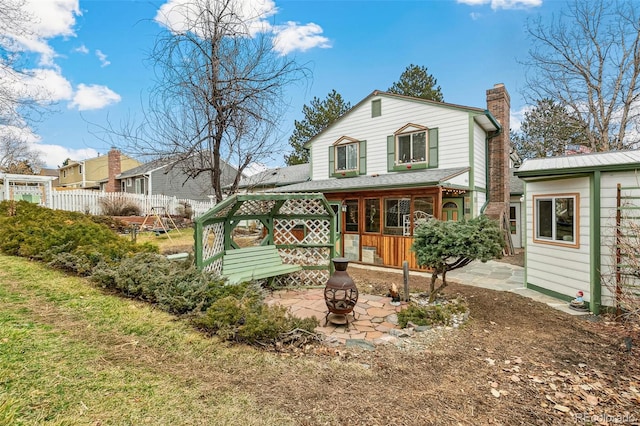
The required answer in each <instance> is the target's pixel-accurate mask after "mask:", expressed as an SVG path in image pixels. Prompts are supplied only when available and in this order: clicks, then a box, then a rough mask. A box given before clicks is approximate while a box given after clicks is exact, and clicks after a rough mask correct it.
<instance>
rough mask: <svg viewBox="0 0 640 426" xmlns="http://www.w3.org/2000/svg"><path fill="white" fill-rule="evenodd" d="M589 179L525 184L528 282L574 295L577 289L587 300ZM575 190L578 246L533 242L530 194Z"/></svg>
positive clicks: (588, 297)
mask: <svg viewBox="0 0 640 426" xmlns="http://www.w3.org/2000/svg"><path fill="white" fill-rule="evenodd" d="M589 188H590V187H589V178H587V177H584V178H575V179H561V180H557V181H543V182H528V183H527V198H526V210H527V224H526V235H527V265H526V266H527V282H528V284H533V285H536V286H538V287H541V288H544V289H548V290H551V291H555V292H557V293H560V294H564V295H567V296H571V297H574V296H575V295H576V293H577V292H578V290H582V291H583V292H584V298H585V300H587V301H589V300H590V295H591V293H590V288H591V286H590V268H589V264H590V250H591V248H590V240H589V209H590V205H591V200H590V198H589V197H590V192H589ZM569 192H571V193H578V194H579V203H580V206H579V208H580V210H579V212H578V214H577V215H576V216H575V220H579V229H578V234H579V238H580V245H579V247H578V248H572V247H564V246H562V245H551V244H544V243H539V242H534V240H533V235H534V229H533V225H534V217H533V197H534V196H537V195H548V194H566V193H569Z"/></svg>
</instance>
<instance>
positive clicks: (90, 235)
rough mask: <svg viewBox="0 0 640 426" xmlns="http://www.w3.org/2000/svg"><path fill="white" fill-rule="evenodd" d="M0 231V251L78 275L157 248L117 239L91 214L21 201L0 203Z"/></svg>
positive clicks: (155, 250)
mask: <svg viewBox="0 0 640 426" xmlns="http://www.w3.org/2000/svg"><path fill="white" fill-rule="evenodd" d="M0 230H1V231H2V232H0V251H2V252H4V253H6V254H9V255H13V256H23V257H29V258H31V259H37V260H41V261H45V262H50V263H51V265H52V266H56V267H62V268H63V269H64V270H67V271H72V272H75V273H79V274H81V275H85V274H86V273H87V270H90V269H91V268H94V267H95V266H97V264H98V263H100V262H101V261H103V262H106V263H108V264H117V263H118V262H119V261H120V260H121V259H124V258H126V257H128V256H130V255H132V254H134V253H137V252H157V251H158V248H157V247H155V246H153V245H151V244H140V245H136V244H134V243H132V242H131V241H128V240H127V239H125V238H121V237H120V236H119V235H117V234H116V233H114V232H113V231H111V230H110V229H109V228H108V227H106V226H104V225H101V224H98V223H95V222H94V221H93V220H92V219H91V216H88V215H85V214H83V213H77V212H66V211H60V210H51V209H48V208H44V207H40V206H38V205H35V204H31V203H28V202H25V201H19V202H17V203H16V202H13V201H3V202H1V203H0Z"/></svg>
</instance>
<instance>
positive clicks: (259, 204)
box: [234, 200, 276, 216]
mask: <svg viewBox="0 0 640 426" xmlns="http://www.w3.org/2000/svg"><path fill="white" fill-rule="evenodd" d="M275 205H276V202H275V200H249V201H244V202H243V203H242V205H241V206H240V208H239V209H238V211H236V212H235V213H234V215H235V216H249V215H268V214H269V213H270V212H271V210H272V209H273V207H274V206H275Z"/></svg>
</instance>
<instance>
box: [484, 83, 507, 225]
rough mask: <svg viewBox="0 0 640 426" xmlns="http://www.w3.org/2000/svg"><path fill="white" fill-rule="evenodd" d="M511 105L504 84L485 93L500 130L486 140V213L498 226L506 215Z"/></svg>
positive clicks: (490, 110)
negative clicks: (497, 221) (487, 161)
mask: <svg viewBox="0 0 640 426" xmlns="http://www.w3.org/2000/svg"><path fill="white" fill-rule="evenodd" d="M510 106H511V99H510V97H509V93H507V89H506V88H505V87H504V84H502V83H498V84H496V85H494V86H493V88H492V89H489V90H487V109H488V110H489V112H490V113H491V115H493V116H494V117H495V119H496V120H497V121H498V123H500V126H502V131H501V132H500V133H499V134H497V135H495V136H493V137H492V138H490V139H489V152H488V156H489V182H488V185H489V188H488V189H489V204H488V205H487V208H486V210H485V214H486V215H487V216H489V217H490V218H492V219H496V220H499V221H500V223H505V220H506V219H508V212H509V197H510V194H509V192H510V191H509V154H510V152H511V141H510V139H509V127H510V122H509V121H510V120H509V114H510ZM507 223H508V221H507Z"/></svg>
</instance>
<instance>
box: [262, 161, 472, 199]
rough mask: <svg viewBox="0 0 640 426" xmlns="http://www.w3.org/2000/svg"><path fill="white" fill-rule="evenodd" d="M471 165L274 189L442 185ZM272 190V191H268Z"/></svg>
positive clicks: (314, 182)
mask: <svg viewBox="0 0 640 426" xmlns="http://www.w3.org/2000/svg"><path fill="white" fill-rule="evenodd" d="M469 170H470V169H469V167H458V168H452V169H426V170H417V171H413V172H402V173H386V174H381V175H368V176H357V177H351V178H341V179H325V180H312V181H308V182H302V183H297V184H294V185H288V186H283V187H280V188H278V189H277V190H276V189H274V190H273V191H278V192H323V193H327V192H347V191H354V190H361V189H393V188H410V187H421V186H435V185H440V184H443V183H445V182H446V181H448V180H449V179H453V178H454V177H456V176H459V175H461V174H463V173H465V172H468V171H469ZM267 192H270V191H267Z"/></svg>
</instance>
